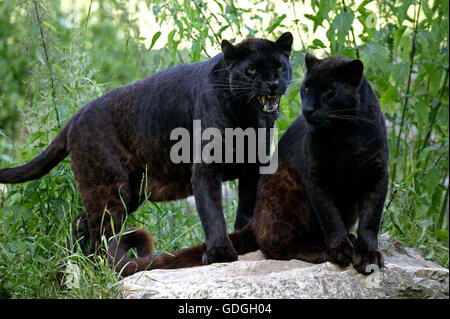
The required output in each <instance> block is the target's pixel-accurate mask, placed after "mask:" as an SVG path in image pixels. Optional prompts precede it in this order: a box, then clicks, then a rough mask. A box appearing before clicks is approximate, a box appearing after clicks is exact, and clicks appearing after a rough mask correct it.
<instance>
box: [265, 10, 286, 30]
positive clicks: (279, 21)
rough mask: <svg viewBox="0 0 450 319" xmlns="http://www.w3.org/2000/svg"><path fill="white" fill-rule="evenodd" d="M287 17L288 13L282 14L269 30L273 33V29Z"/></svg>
mask: <svg viewBox="0 0 450 319" xmlns="http://www.w3.org/2000/svg"><path fill="white" fill-rule="evenodd" d="M285 18H286V14H284V13H283V14H282V15H281V16H279V17H278V18H277V19H276V20H275V22H274V23H272V25H271V26H270V27H268V28H267V30H266V31H267V32H269V33H272V32H273V30H275V28H276V27H278V26H279V25H280V23H281V22H282V21H283V20H284V19H285Z"/></svg>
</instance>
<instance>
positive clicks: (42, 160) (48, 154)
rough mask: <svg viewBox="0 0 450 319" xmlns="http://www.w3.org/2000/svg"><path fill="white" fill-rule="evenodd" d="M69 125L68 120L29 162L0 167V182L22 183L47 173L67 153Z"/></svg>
mask: <svg viewBox="0 0 450 319" xmlns="http://www.w3.org/2000/svg"><path fill="white" fill-rule="evenodd" d="M69 125H70V122H69V123H67V125H66V126H65V127H64V128H63V129H62V130H61V131H60V132H59V133H58V135H57V136H56V138H55V139H54V140H53V142H51V143H50V145H49V146H48V147H47V148H46V149H45V150H44V152H42V153H41V154H40V155H38V156H37V157H35V158H34V159H32V160H31V161H30V162H28V163H26V164H23V165H21V166H17V167H11V168H0V183H22V182H25V181H29V180H32V179H37V178H40V177H42V176H44V175H45V174H47V173H48V172H49V171H50V170H51V169H52V168H53V167H55V166H56V164H58V163H59V162H61V161H62V160H63V159H64V157H66V156H67V155H68V154H69V153H68V152H67V148H66V137H67V132H68V131H69Z"/></svg>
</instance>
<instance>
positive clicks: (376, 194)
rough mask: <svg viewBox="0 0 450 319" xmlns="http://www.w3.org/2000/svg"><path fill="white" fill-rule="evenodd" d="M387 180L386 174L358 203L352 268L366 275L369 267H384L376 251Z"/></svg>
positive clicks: (382, 260) (377, 250)
mask: <svg viewBox="0 0 450 319" xmlns="http://www.w3.org/2000/svg"><path fill="white" fill-rule="evenodd" d="M388 183H389V178H388V176H387V174H386V176H384V177H383V178H382V179H381V180H380V181H379V182H378V183H377V185H376V186H375V188H374V190H373V191H372V192H371V193H369V194H367V195H366V196H365V197H364V199H363V200H362V201H361V203H360V211H359V226H358V237H357V238H356V241H355V245H354V253H353V266H354V267H355V269H356V270H357V271H358V272H360V273H362V274H368V273H370V272H371V271H370V270H369V268H368V266H369V265H371V264H372V265H376V266H377V267H383V266H384V259H383V255H382V254H381V252H380V251H379V249H378V232H379V230H380V224H381V217H382V214H383V208H384V202H385V200H386V195H387V190H388Z"/></svg>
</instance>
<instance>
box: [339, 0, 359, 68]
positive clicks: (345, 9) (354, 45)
mask: <svg viewBox="0 0 450 319" xmlns="http://www.w3.org/2000/svg"><path fill="white" fill-rule="evenodd" d="M342 6H343V7H344V12H347V6H346V4H345V1H344V0H342ZM350 34H351V35H352V38H353V40H350V36H349V40H350V41H352V42H353V47H354V49H355V53H356V57H357V58H358V59H359V50H358V46H357V45H356V38H355V32H354V31H353V24H352V26H351V27H350Z"/></svg>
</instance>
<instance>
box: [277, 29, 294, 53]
mask: <svg viewBox="0 0 450 319" xmlns="http://www.w3.org/2000/svg"><path fill="white" fill-rule="evenodd" d="M293 41H294V38H293V37H292V33H290V32H285V33H283V34H282V35H281V36H280V37H279V38H278V40H276V41H275V43H276V44H278V46H279V47H280V48H281V49H283V51H284V52H285V53H286V55H287V56H289V55H291V48H292V42H293Z"/></svg>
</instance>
